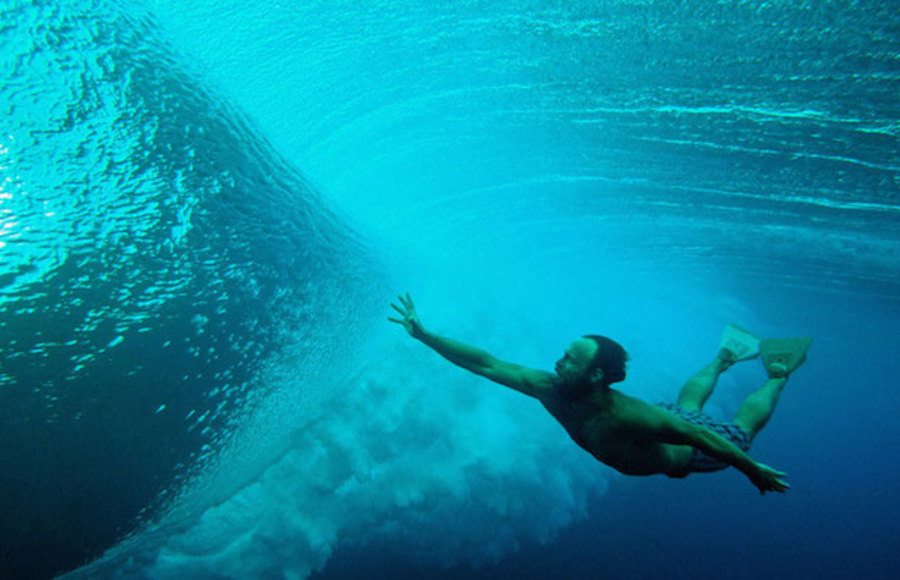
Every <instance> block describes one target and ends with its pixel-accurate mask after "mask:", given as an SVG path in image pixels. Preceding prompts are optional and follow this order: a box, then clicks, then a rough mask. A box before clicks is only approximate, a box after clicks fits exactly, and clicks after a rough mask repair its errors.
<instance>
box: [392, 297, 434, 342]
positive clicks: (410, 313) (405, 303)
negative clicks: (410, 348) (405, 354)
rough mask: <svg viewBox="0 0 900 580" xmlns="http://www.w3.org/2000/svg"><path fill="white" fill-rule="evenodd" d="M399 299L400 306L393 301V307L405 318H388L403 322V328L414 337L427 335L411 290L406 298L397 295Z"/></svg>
mask: <svg viewBox="0 0 900 580" xmlns="http://www.w3.org/2000/svg"><path fill="white" fill-rule="evenodd" d="M397 299H398V300H399V301H400V306H397V305H396V304H394V303H393V302H392V303H391V308H393V309H394V310H396V311H397V312H399V313H400V316H402V317H403V318H388V320H390V321H391V322H396V323H397V324H402V325H403V328H405V329H406V332H408V333H409V335H410V336H411V337H413V338H422V337H423V336H425V328H424V327H423V326H422V323H421V321H419V315H418V314H416V307H415V306H414V305H413V301H412V298H410V296H409V292H407V293H406V298H404V297H403V296H397Z"/></svg>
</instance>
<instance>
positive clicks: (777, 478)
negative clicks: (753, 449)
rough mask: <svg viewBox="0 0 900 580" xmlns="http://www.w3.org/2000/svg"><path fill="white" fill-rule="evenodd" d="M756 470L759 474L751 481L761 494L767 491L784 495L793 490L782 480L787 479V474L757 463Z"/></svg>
mask: <svg viewBox="0 0 900 580" xmlns="http://www.w3.org/2000/svg"><path fill="white" fill-rule="evenodd" d="M756 469H757V472H756V474H755V475H754V476H753V477H752V478H751V479H752V481H753V485H755V486H756V487H757V488H758V489H759V493H760V494H764V493H766V492H767V491H777V492H778V493H784V492H786V491H787V490H789V489H790V488H791V486H790V485H789V484H788V483H787V482H786V481H784V480H782V479H781V478H783V477H787V473H785V472H783V471H778V470H777V469H772V468H771V467H769V466H768V465H763V464H762V463H757V464H756Z"/></svg>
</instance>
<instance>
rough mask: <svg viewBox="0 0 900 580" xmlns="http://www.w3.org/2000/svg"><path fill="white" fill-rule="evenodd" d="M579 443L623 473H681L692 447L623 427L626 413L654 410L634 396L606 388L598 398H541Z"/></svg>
mask: <svg viewBox="0 0 900 580" xmlns="http://www.w3.org/2000/svg"><path fill="white" fill-rule="evenodd" d="M541 402H542V403H543V405H544V407H545V408H546V409H547V411H549V412H550V414H551V415H553V417H554V418H556V420H557V421H559V422H560V424H561V425H562V426H563V427H564V428H565V429H566V431H567V432H568V433H569V436H570V437H571V438H572V440H574V441H575V442H576V443H577V444H578V445H579V446H581V447H582V448H583V449H585V450H586V451H588V452H589V453H590V454H591V455H593V456H594V457H596V458H597V459H598V460H599V461H601V462H603V463H605V464H606V465H609V466H610V467H612V468H614V469H616V470H617V471H620V472H621V473H624V474H627V475H652V474H657V473H664V474H666V475H669V476H671V477H683V475H684V474H685V471H686V466H687V464H688V462H689V461H690V458H691V454H692V453H693V448H692V447H690V446H687V445H669V444H666V443H660V442H658V441H655V440H652V439H649V438H642V437H640V435H638V434H635V433H633V432H630V431H628V430H627V429H625V428H624V425H623V421H622V420H621V417H622V416H623V415H624V414H628V413H642V412H644V413H649V412H655V409H653V408H652V407H651V406H650V405H648V404H647V403H644V402H643V401H641V400H639V399H636V398H634V397H629V396H628V395H625V394H623V393H620V392H618V391H616V390H613V389H609V390H608V391H607V392H605V393H604V394H603V396H602V398H599V399H598V397H588V398H586V399H584V400H580V401H571V400H566V399H564V398H561V397H551V398H547V399H544V400H542V401H541Z"/></svg>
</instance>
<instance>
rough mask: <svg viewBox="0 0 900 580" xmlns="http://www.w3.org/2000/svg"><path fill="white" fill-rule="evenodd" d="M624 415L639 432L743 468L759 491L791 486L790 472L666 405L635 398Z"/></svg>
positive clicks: (782, 490) (631, 427) (764, 491)
mask: <svg viewBox="0 0 900 580" xmlns="http://www.w3.org/2000/svg"><path fill="white" fill-rule="evenodd" d="M621 419H622V420H623V422H624V423H626V426H627V428H630V429H632V430H633V431H634V432H635V434H636V435H642V436H645V437H649V438H652V439H655V440H657V441H661V442H663V443H669V444H671V445H690V446H692V447H695V448H697V449H699V450H700V451H702V452H703V453H705V454H707V455H709V456H710V457H715V458H716V459H718V460H720V461H724V462H725V463H727V464H728V465H731V466H733V467H735V468H737V469H739V470H740V471H741V472H743V474H744V475H746V476H747V477H748V478H749V479H750V481H751V482H753V485H755V486H756V487H757V488H758V489H759V492H760V493H766V492H767V491H777V492H780V493H784V492H785V491H787V490H788V489H789V488H790V487H791V486H790V485H789V484H788V483H786V482H785V481H784V480H783V479H782V478H784V477H786V476H787V474H786V473H784V472H781V471H777V470H775V469H772V468H771V467H769V466H768V465H764V464H762V463H757V462H756V461H754V460H753V459H752V458H751V457H750V456H749V455H747V454H746V453H745V452H744V451H743V450H742V449H741V448H740V447H738V446H737V445H735V444H734V443H732V442H731V441H729V440H727V439H725V438H724V437H722V436H720V435H719V434H717V433H714V432H713V431H710V430H709V429H706V428H705V427H701V426H700V425H694V424H693V423H688V422H687V421H684V420H683V419H680V418H679V417H677V416H675V415H674V414H672V413H670V412H668V411H666V410H664V409H661V408H659V407H654V406H652V405H647V404H646V403H643V402H641V401H634V402H632V403H631V404H630V405H629V408H628V409H627V410H625V411H624V412H623V413H622V414H621Z"/></svg>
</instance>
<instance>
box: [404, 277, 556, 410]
mask: <svg viewBox="0 0 900 580" xmlns="http://www.w3.org/2000/svg"><path fill="white" fill-rule="evenodd" d="M397 298H398V299H399V301H400V306H397V305H396V304H391V307H392V308H393V309H394V310H396V311H397V312H398V313H399V314H400V316H401V317H402V318H388V320H390V321H391V322H396V323H397V324H400V325H402V326H403V327H404V328H405V329H406V331H407V332H409V334H410V336H412V337H413V338H415V339H417V340H419V341H421V342H423V343H424V344H425V345H427V346H428V347H430V348H431V349H432V350H434V351H435V352H436V353H438V354H439V355H441V356H442V357H444V358H445V359H447V360H448V361H450V362H452V363H453V364H455V365H457V366H459V367H462V368H464V369H466V370H467V371H470V372H473V373H475V374H477V375H481V376H483V377H485V378H487V379H490V380H492V381H494V382H495V383H499V384H501V385H505V386H507V387H510V388H512V389H515V390H517V391H519V392H520V393H524V394H526V395H529V396H532V397H536V398H538V399H543V398H545V397H547V396H550V395H551V394H552V392H553V379H554V376H555V375H553V373H548V372H546V371H541V370H536V369H530V368H527V367H523V366H521V365H517V364H513V363H508V362H504V361H501V360H499V359H497V358H496V357H494V356H493V355H491V354H490V353H488V352H486V351H484V350H481V349H480V348H477V347H474V346H471V345H468V344H465V343H463V342H459V341H458V340H453V339H452V338H447V337H445V336H440V335H437V334H434V333H431V332H428V331H427V330H425V327H424V326H422V322H421V320H420V319H419V315H418V314H417V313H416V307H415V306H414V305H413V302H412V298H410V296H409V294H407V295H406V296H405V297H404V296H398V297H397Z"/></svg>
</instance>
